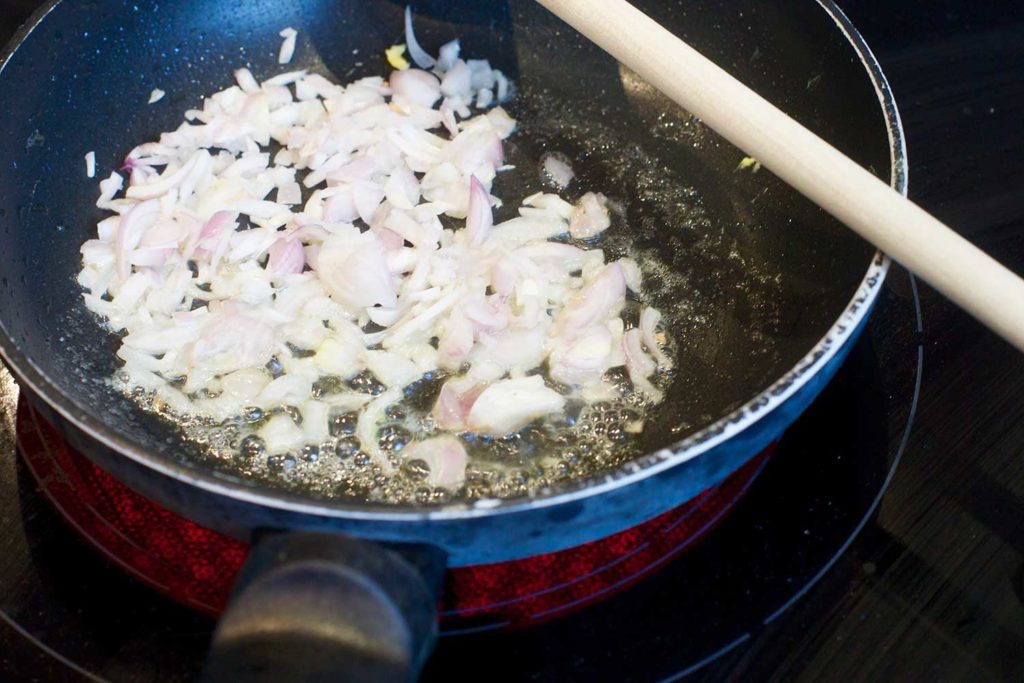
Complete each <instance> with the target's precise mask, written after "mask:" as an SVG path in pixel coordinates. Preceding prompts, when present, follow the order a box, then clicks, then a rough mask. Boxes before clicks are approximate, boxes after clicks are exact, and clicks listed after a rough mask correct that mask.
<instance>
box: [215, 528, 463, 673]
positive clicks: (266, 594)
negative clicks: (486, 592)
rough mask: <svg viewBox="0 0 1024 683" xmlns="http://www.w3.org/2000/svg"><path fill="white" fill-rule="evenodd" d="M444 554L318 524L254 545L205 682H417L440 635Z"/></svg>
mask: <svg viewBox="0 0 1024 683" xmlns="http://www.w3.org/2000/svg"><path fill="white" fill-rule="evenodd" d="M445 561H446V556H445V553H444V551H443V550H441V549H439V548H435V547H431V546H397V545H396V546H388V547H385V546H383V545H380V544H377V543H374V542H371V541H364V540H360V539H356V538H352V537H351V536H344V535H341V534H332V533H320V532H303V531H289V532H269V533H264V534H261V535H260V536H259V537H258V538H257V539H256V540H255V541H254V543H253V546H252V549H251V550H250V552H249V557H248V559H247V560H246V562H245V565H244V566H243V567H242V571H241V572H240V573H239V576H238V580H237V581H236V583H235V587H234V590H233V592H232V595H231V601H230V603H229V605H228V608H227V610H225V612H224V614H223V615H222V616H221V619H220V622H219V623H218V624H217V629H216V631H215V632H214V635H213V640H212V642H211V644H210V651H209V653H208V654H207V658H206V664H205V666H204V668H203V673H202V676H201V679H200V680H201V681H202V683H214V682H217V683H221V682H223V681H232V682H233V683H269V682H273V683H279V682H280V681H303V682H310V683H312V682H317V683H319V682H320V681H331V682H332V683H333V682H334V681H388V682H389V683H392V682H394V681H413V680H415V679H416V678H417V677H418V675H419V672H420V669H421V668H422V667H423V664H424V663H425V662H426V660H427V657H428V656H429V654H430V652H431V650H433V647H434V642H435V640H436V638H437V603H438V596H439V595H440V590H441V582H442V580H443V579H444V572H445Z"/></svg>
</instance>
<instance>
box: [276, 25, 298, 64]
mask: <svg viewBox="0 0 1024 683" xmlns="http://www.w3.org/2000/svg"><path fill="white" fill-rule="evenodd" d="M298 34H299V32H298V31H296V30H295V29H293V28H291V27H288V28H286V29H283V30H282V31H281V32H280V33H278V34H277V35H279V36H281V37H282V38H284V40H283V41H282V42H281V49H280V51H279V52H278V54H277V63H278V64H288V63H290V62H291V61H292V57H293V56H294V55H295V37H296V36H297V35H298Z"/></svg>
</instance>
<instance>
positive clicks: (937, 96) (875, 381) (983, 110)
mask: <svg viewBox="0 0 1024 683" xmlns="http://www.w3.org/2000/svg"><path fill="white" fill-rule="evenodd" d="M29 4H31V3H29V2H25V1H24V0H21V1H20V2H14V3H3V2H0V13H2V16H0V34H2V35H3V36H6V35H9V34H10V33H11V32H13V30H14V28H15V26H16V25H17V23H18V22H19V21H20V20H21V18H22V17H23V16H24V12H25V11H26V5H29ZM843 8H844V10H846V11H847V13H848V14H849V15H850V16H851V19H852V20H853V21H854V23H855V24H856V25H857V26H858V27H859V28H860V29H861V31H862V33H863V34H864V35H865V38H866V39H867V41H868V43H869V44H870V45H871V47H872V48H873V49H874V50H875V52H876V55H877V56H878V58H879V61H880V62H881V64H882V67H883V69H884V70H885V72H886V74H887V76H888V77H889V80H890V83H891V85H892V88H893V91H894V93H895V95H896V98H897V102H898V103H899V105H900V108H901V113H902V115H903V121H904V125H905V128H906V131H907V138H908V146H909V158H910V162H911V170H910V186H911V195H912V197H913V198H915V199H916V200H917V201H918V202H919V203H921V204H923V205H924V206H925V207H926V208H928V209H929V210H931V211H932V212H934V213H936V214H937V215H938V216H939V217H940V218H942V219H943V220H946V221H948V222H949V223H951V224H953V225H955V226H957V227H958V229H960V230H961V231H962V232H963V233H964V234H966V235H967V236H968V237H969V238H970V239H972V240H973V241H975V242H976V243H978V244H979V245H980V246H982V247H983V248H985V249H986V250H988V251H989V252H990V253H992V254H994V255H996V256H997V257H998V258H1000V259H1001V260H1002V261H1004V262H1005V263H1007V264H1008V265H1009V266H1011V267H1012V268H1015V269H1016V270H1017V271H1018V272H1024V133H1022V132H1021V131H1022V125H1024V119H1022V116H1021V111H1022V105H1024V11H1022V10H1024V8H1021V7H1020V6H1019V3H1016V2H1011V1H1007V2H995V1H993V2H989V3H971V4H968V3H964V2H956V1H953V0H938V1H933V2H930V3H920V2H917V1H916V0H888V2H884V3H883V2H878V1H875V0H870V1H869V0H860V1H858V0H847V1H846V2H844V3H843ZM1021 386H1024V359H1022V357H1021V356H1020V355H1019V354H1017V353H1016V352H1014V351H1013V350H1011V349H1010V347H1009V346H1008V345H1006V344H1005V343H1003V342H1001V341H999V340H997V339H995V338H994V337H993V336H992V335H991V334H989V333H988V332H986V331H985V330H984V329H982V328H981V327H980V326H979V325H978V324H976V323H975V322H973V321H972V320H970V319H969V318H968V317H967V316H965V315H964V314H962V313H960V312H959V311H957V310H956V309H955V308H953V307H952V306H951V305H950V304H948V303H947V302H946V301H945V300H943V299H942V298H941V297H940V296H938V295H936V294H935V293H934V292H933V291H931V290H930V289H929V288H928V287H927V286H924V285H918V284H917V283H915V282H914V281H913V280H912V279H911V278H910V277H909V276H908V275H907V274H906V273H905V272H904V271H902V270H900V269H898V268H897V269H895V270H894V271H893V273H892V274H891V275H890V279H889V281H888V285H887V289H886V291H885V293H884V294H883V296H882V298H881V300H880V302H879V305H878V309H877V310H876V312H875V314H874V315H873V317H872V319H871V322H870V324H869V326H868V328H867V330H866V332H865V334H864V337H863V339H862V340H861V341H860V342H859V343H858V344H857V346H856V348H855V349H854V350H853V352H852V353H851V357H850V359H849V360H848V361H847V362H846V363H845V364H844V366H843V367H842V368H841V370H840V372H839V374H838V376H837V377H836V379H835V381H834V382H832V383H831V384H830V385H829V386H828V387H827V388H826V390H825V392H824V393H823V394H822V396H821V398H820V399H819V400H818V401H816V402H815V403H814V405H813V406H812V407H811V408H810V409H809V410H808V412H807V413H806V414H805V415H804V416H803V417H802V418H801V419H800V420H799V421H798V422H797V423H796V424H795V425H794V426H793V427H792V429H791V430H790V431H789V432H788V433H787V434H786V436H785V437H784V439H783V440H782V442H781V443H780V444H779V447H778V449H777V452H776V455H775V456H774V457H773V458H772V459H771V460H770V461H769V463H768V464H767V466H766V467H765V468H764V470H763V472H762V474H761V475H760V477H759V478H758V479H757V480H756V481H755V483H754V485H753V486H752V487H751V489H750V491H749V493H748V494H747V496H746V497H745V498H744V499H743V500H742V501H741V502H740V503H739V504H738V505H737V507H736V508H735V509H734V511H733V512H731V513H730V514H729V515H728V517H727V518H726V519H725V520H724V522H722V524H721V525H720V526H718V527H717V528H716V529H715V530H714V531H713V532H712V533H711V534H710V535H709V536H708V537H706V538H705V539H704V540H702V541H701V542H700V543H699V544H697V545H696V546H695V547H694V548H692V549H691V550H689V551H687V552H686V553H684V554H683V555H681V556H680V557H679V558H677V559H675V560H673V561H672V562H670V563H669V564H667V566H666V567H665V568H664V569H662V570H661V571H660V572H659V573H657V574H655V575H654V576H652V577H650V578H648V579H646V580H644V581H642V582H640V583H639V584H637V585H635V586H633V587H631V588H629V589H627V590H625V591H623V592H621V593H618V594H616V595H614V596H612V597H610V598H609V599H608V600H606V601H604V602H602V603H600V604H598V605H595V606H592V607H589V608H586V609H584V610H582V611H580V612H577V613H575V614H573V615H570V616H568V617H565V618H563V619H560V620H557V621H553V622H550V623H547V624H544V625H541V626H537V627H534V628H531V629H524V630H520V631H515V632H510V633H487V634H478V635H462V636H450V637H445V638H442V640H441V643H440V645H439V647H438V650H437V653H436V654H435V656H434V657H433V659H432V660H431V662H430V664H429V665H428V667H427V670H426V672H425V676H424V679H425V680H464V679H480V678H485V679H486V680H491V681H505V680H508V681H519V680H527V681H567V680H571V681H606V680H607V681H673V680H680V679H683V678H686V680H691V681H705V680H708V681H717V680H723V679H729V680H744V681H746V680H786V681H788V680H808V681H811V680H814V681H816V680H921V679H926V678H927V679H931V680H938V681H945V680H971V681H974V680H993V679H995V680H1000V679H1002V680H1022V679H1024V606H1022V605H1024V603H1022V598H1024V419H1022V417H1024V408H1022V401H1021V398H1020V391H1019V387H1021ZM16 395H17V389H16V387H14V385H13V382H12V381H11V380H10V377H9V375H7V374H6V372H2V371H0V417H2V420H0V422H2V425H0V680H3V681H54V680H57V681H60V680H72V681H78V680H100V681H111V682H120V681H152V682H154V683H156V682H161V683H162V682H168V683H169V682H177V681H191V680H194V678H195V676H196V674H197V672H198V669H199V666H200V664H201V662H202V657H203V653H204V651H205V649H206V644H207V642H208V639H209V635H210V631H211V628H212V626H213V623H212V620H211V619H209V618H208V617H205V616H202V615H199V614H196V613H194V612H191V611H189V610H188V609H186V608H184V607H180V606H179V605H177V604H175V603H172V602H170V601H168V600H166V599H165V598H162V597H160V596H158V595H156V594H154V593H152V592H151V591H150V590H149V589H147V588H145V587H143V586H141V585H139V584H137V583H136V582H135V581H133V580H131V579H129V578H127V577H126V575H125V574H123V573H122V571H121V570H120V569H118V568H116V567H114V566H112V565H111V564H109V563H108V562H107V561H105V560H104V559H102V558H101V557H100V556H99V555H98V554H97V553H96V552H95V551H94V550H93V549H92V548H91V547H90V546H87V545H86V543H85V542H84V541H82V540H81V539H80V538H79V537H78V536H77V535H76V534H75V532H74V531H73V530H71V529H70V528H69V527H68V526H67V525H66V524H65V523H64V522H63V520H62V519H60V518H59V517H58V516H57V514H56V513H55V512H54V511H53V510H52V509H51V507H50V505H49V503H48V502H47V501H46V500H45V499H44V498H43V496H42V495H41V494H40V493H39V492H38V490H37V489H36V486H35V483H34V481H33V480H32V478H31V476H30V475H29V474H28V472H27V471H26V469H25V468H24V466H22V465H21V463H20V460H19V459H18V458H16V457H15V448H14V445H13V444H14V442H13V415H14V413H13V411H14V406H15V404H16Z"/></svg>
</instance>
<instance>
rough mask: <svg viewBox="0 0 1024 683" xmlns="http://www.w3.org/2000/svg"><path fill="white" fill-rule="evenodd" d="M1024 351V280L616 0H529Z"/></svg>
mask: <svg viewBox="0 0 1024 683" xmlns="http://www.w3.org/2000/svg"><path fill="white" fill-rule="evenodd" d="M538 2H540V4H542V5H543V6H545V7H547V8H548V9H549V10H551V11H552V12H553V13H555V14H556V15H558V16H559V17H561V18H562V19H563V20H564V21H565V22H566V23H568V24H569V25H571V26H572V27H573V28H575V29H576V30H577V31H579V32H580V33H582V34H583V35H584V36H586V37H587V38H589V39H590V40H592V41H593V42H594V43H596V44H597V45H598V46H600V47H601V48H603V49H604V50H605V51H607V52H608V53H609V54H611V55H612V56H613V57H615V58H616V59H617V60H619V61H620V62H621V63H622V64H624V65H626V66H627V67H629V68H630V69H632V70H633V71H635V72H637V73H638V74H639V75H640V76H641V77H643V78H644V79H645V80H646V81H647V82H649V83H650V84H651V85H653V86H654V87H656V88H658V89H659V90H661V91H662V92H663V93H665V95H667V96H668V97H670V98H671V99H672V100H674V101H675V102H677V103H678V104H679V105H681V106H682V107H684V108H685V109H687V110H688V111H690V112H691V113H692V114H694V115H695V116H697V117H698V118H700V119H701V120H702V121H703V122H704V123H705V124H707V125H708V126H710V127H711V128H713V129H714V130H716V131H717V132H718V133H719V134H720V135H722V136H723V137H724V138H726V139H727V140H729V141H730V142H732V143H733V144H734V145H736V146H737V147H739V148H740V149H741V150H743V151H744V152H746V153H747V154H749V155H750V156H752V157H754V158H756V159H757V160H758V161H760V162H761V163H762V164H763V165H764V166H765V167H767V168H768V169H770V170H771V171H772V172H773V173H775V174H776V175H777V176H779V177H780V178H782V179H783V180H784V181H786V182H787V183H789V184H790V185H792V186H793V187H794V188H795V189H797V190H798V191H799V192H801V193H802V194H804V195H806V196H807V197H808V198H809V199H811V200H812V201H813V202H815V203H816V204H818V206H820V207H822V208H823V209H825V210H826V211H828V212H829V213H830V214H832V215H833V216H835V217H836V218H837V219H839V220H840V221H842V222H843V223H845V224H846V225H847V226H849V227H850V228H852V229H853V230H855V231H856V232H857V233H859V234H860V235H861V236H862V237H864V238H865V239H867V240H868V241H870V242H871V243H872V244H874V245H875V246H877V247H878V248H879V249H881V250H882V251H884V252H885V253H887V254H889V255H890V256H891V257H892V258H894V259H895V260H896V261H899V262H900V263H902V264H903V265H904V266H906V267H907V268H909V269H910V270H911V271H913V272H914V273H917V274H918V275H919V276H921V277H922V278H923V279H924V280H925V281H926V282H928V283H929V284H931V285H932V286H933V287H935V288H936V289H938V290H939V291H940V292H942V293H943V294H945V295H946V296H947V297H949V298H950V299H951V300H952V301H954V302H955V303H956V304H958V305H959V306H960V307H961V308H963V309H964V310H965V311H967V312H968V313H970V314H971V315H973V316H974V317H975V318H977V319H978V320H980V321H981V322H982V323H984V324H985V325H987V326H988V327H989V328H990V329H992V330H993V331H994V332H995V333H996V334H998V335H1000V336H1002V337H1003V338H1004V339H1006V340H1007V341H1008V342H1010V343H1011V344H1013V345H1014V346H1016V347H1017V348H1018V349H1020V350H1022V351H1024V281H1022V280H1021V279H1020V278H1019V277H1017V276H1016V275H1014V274H1013V273H1012V272H1010V271H1009V270H1008V269H1006V268H1005V267H1004V266H1002V265H1000V264H999V263H998V262H997V261H995V260H994V259H993V258H992V257H990V256H988V255H987V254H985V253H984V252H982V251H981V250H980V249H978V248H977V247H975V246H974V245H972V244H971V243H970V242H968V241H967V240H965V239H964V238H962V237H960V236H959V235H958V234H956V233H955V232H953V230H951V229H950V228H949V227H947V226H946V225H945V224H943V223H942V222H940V221H939V220H937V219H936V218H934V217H933V216H931V215H930V214H929V213H927V212H926V211H924V210H923V209H921V208H920V207H919V206H917V205H916V204H914V203H913V202H911V201H910V200H909V199H907V198H905V197H903V196H902V195H901V194H899V193H898V192H896V191H895V190H893V189H892V188H891V187H889V186H888V185H887V184H886V183H884V182H882V181H881V180H879V179H878V178H876V177H875V176H873V175H872V174H871V173H869V172H867V171H866V170H864V169H863V168H861V167H860V166H858V165H857V164H856V163H855V162H854V161H852V160H851V159H850V158H848V157H847V156H846V155H844V154H843V153H842V152H840V151H839V150H837V149H836V148H834V147H833V146H832V145H830V144H829V143H827V142H825V141H824V140H822V139H821V138H819V137H818V136H817V135H815V134H814V133H812V132H811V131H809V130H808V129H806V128H804V127H803V126H802V125H800V124H799V123H797V122H796V121H794V120H793V119H791V118H790V117H789V116H787V115H786V114H785V113H783V112H782V111H781V110H779V109H778V108H776V107H775V106H774V105H772V104H771V103H769V102H768V101H767V100H765V99H764V98H762V97H761V96H760V95H758V94H757V93H755V92H754V91H753V90H751V89H750V88H748V87H746V86H745V85H743V84H742V83H740V82H739V81H737V80H736V79H735V78H733V77H732V76H730V75H729V74H728V73H726V72H725V71H723V70H722V69H720V68H719V67H718V66H716V65H715V64H713V63H712V62H711V61H710V60H708V59H707V58H705V57H704V56H702V55H701V54H700V53H698V52H697V51H696V50H694V49H693V48H692V47H690V46H689V45H687V44H686V43H685V42H683V41H682V40H680V39H679V38H678V37H676V36H675V35H673V34H672V33H670V32H669V31H668V30H666V29H665V28H663V27H662V26H661V25H659V24H658V23H657V22H655V21H654V20H653V19H651V18H650V17H648V16H647V15H646V14H644V13H643V12H641V11H640V10H638V9H637V8H635V7H633V6H632V5H631V4H629V3H628V2H625V0H538Z"/></svg>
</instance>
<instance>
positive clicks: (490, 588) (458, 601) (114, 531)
mask: <svg viewBox="0 0 1024 683" xmlns="http://www.w3.org/2000/svg"><path fill="white" fill-rule="evenodd" d="M17 436H18V447H19V451H20V452H21V454H22V456H23V458H24V460H25V462H26V464H27V465H28V468H29V470H30V471H31V472H32V474H33V476H34V477H35V479H36V481H37V482H38V483H39V486H40V488H41V489H42V491H43V492H44V493H45V494H46V496H47V497H48V498H49V499H50V500H51V501H52V502H53V504H54V505H55V506H56V508H57V510H58V511H59V512H60V513H61V514H62V515H63V516H64V518H65V519H67V521H68V522H69V523H70V524H71V525H72V526H74V527H75V529H76V530H77V531H78V532H79V533H80V534H81V535H82V536H84V537H85V538H86V539H88V541H89V542H90V543H91V544H92V545H94V546H95V547H96V548H98V549H99V550H100V551H101V552H102V553H103V554H104V555H106V556H107V557H108V558H109V559H110V560H111V561H113V562H114V563H115V564H117V565H118V566H120V567H122V568H123V569H124V570H126V571H127V572H128V573H129V574H131V575H133V576H135V577H136V578H138V579H139V580H141V581H143V582H145V583H147V584H149V585H150V586H152V587H153V588H155V589H157V590H158V591H160V592H161V593H164V594H165V595H167V596H169V597H171V598H173V599H174V600H177V601H179V602H181V603H183V604H185V605H187V606H189V607H192V608H195V609H198V610H202V611H204V612H207V613H209V614H214V615H215V614H218V613H219V612H220V611H221V610H222V609H223V608H224V606H225V604H226V603H227V599H228V596H229V595H230V592H231V586H232V584H233V583H234V580H235V576H236V575H237V573H238V570H239V568H240V567H241V566H242V563H243V562H244V561H245V556H246V553H247V546H246V544H244V543H242V542H241V541H238V540H236V539H233V538H230V537H227V536H224V535H222V534H219V533H217V532H215V531H212V530H210V529H206V528H204V527H201V526H199V525H197V524H195V523H194V522H191V521H189V520H187V519H184V518H182V517H179V516H178V515H175V514H174V513H172V512H170V511H168V510H166V509H164V508H162V507H160V506H159V505H157V504H156V503H153V502H152V501H150V500H148V499H146V498H145V497H143V496H141V495H139V494H137V493H135V492H134V491H132V490H131V489H129V488H127V487H126V486H124V485H123V484H121V483H120V482H119V481H117V480H116V479H114V478H113V477H112V476H111V475H110V474H108V473H106V472H105V471H103V470H102V469H100V468H99V467H97V466H96V465H94V464H93V463H92V462H91V461H89V460H88V459H86V458H85V457H84V456H82V455H80V454H79V453H77V452H75V451H73V450H72V449H71V448H69V447H68V446H67V445H66V444H65V443H64V441H63V440H62V439H61V437H60V435H59V434H58V433H57V432H56V430H54V429H53V427H51V426H50V425H49V424H47V423H46V421H45V420H43V418H42V417H40V416H39V414H38V413H36V412H35V411H34V410H33V409H31V408H30V407H29V406H28V405H27V404H26V403H25V402H24V400H22V401H21V403H20V405H19V407H18V415H17ZM771 450H772V449H771V448H769V449H767V450H766V451H764V452H763V453H761V454H760V455H758V456H757V457H756V458H754V459H753V460H752V461H751V462H749V463H747V464H746V465H745V466H744V467H743V468H741V469H739V470H737V471H736V472H735V473H733V474H732V475H731V476H730V477H729V478H727V479H726V480H725V481H723V482H722V483H721V484H719V485H718V486H715V487H712V488H710V489H707V490H706V491H704V492H702V493H701V494H699V495H698V496H696V497H695V498H693V499H692V500H690V501H688V502H687V503H684V504H683V505H681V506H679V507H677V508H675V509H674V510H671V511H669V512H666V513H664V514H662V515H660V516H659V517H655V518H654V519H652V520H649V521H648V522H645V523H644V524H641V525H639V526H636V527H634V528H632V529H628V530H626V531H622V532H620V533H617V534H614V535H612V536H608V537H606V538H603V539H601V540H598V541H593V542H591V543H585V544H583V545H580V546H576V547H574V548H569V549H566V550H562V551H559V552H555V553H548V554H545V555H536V556H534V557H528V558H525V559H521V560H515V561H512V562H504V563H499V564H486V565H476V566H470V567H456V568H453V569H451V570H449V572H448V577H447V579H446V585H445V590H444V597H443V600H442V605H441V626H442V632H446V633H457V632H466V631H480V630H487V629H496V628H502V627H520V626H529V625H531V624H534V623H539V622H541V621H545V620H547V619H551V618H554V617H557V616H561V615H563V614H566V613H568V612H570V611H573V610H576V609H579V608H581V607H583V606H585V605H588V604H591V603H593V602H596V601H598V600H601V599H603V598H605V597H607V596H609V595H611V594H613V593H615V592H617V591H619V590H621V589H623V588H625V587H626V586H628V585H630V584H632V583H633V582H635V581H637V580H639V579H641V578H643V577H644V576H646V575H648V574H650V573H651V572H653V571H654V570H656V569H657V568H659V567H661V566H662V565H664V564H665V563H666V562H667V561H668V560H669V559H671V558H672V557H675V556H676V555H678V554H679V553H681V552H682V551H684V550H686V549H687V548H689V547H691V546H692V545H693V544H694V543H695V542H696V541H698V540H699V539H700V538H701V537H703V536H704V535H705V534H706V533H707V532H708V531H709V530H711V528H712V527H714V525H715V524H716V523H717V522H718V521H719V520H721V519H722V518H723V517H724V516H725V514H726V512H728V511H729V509H730V508H731V507H732V506H733V505H734V504H735V503H736V501H737V500H739V499H740V497H742V495H743V494H744V492H746V490H747V488H748V487H749V486H750V484H751V483H752V482H753V480H754V479H755V478H756V477H757V475H758V474H759V473H760V471H761V469H762V468H763V467H764V465H765V463H766V462H767V460H768V457H769V455H770V454H771Z"/></svg>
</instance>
